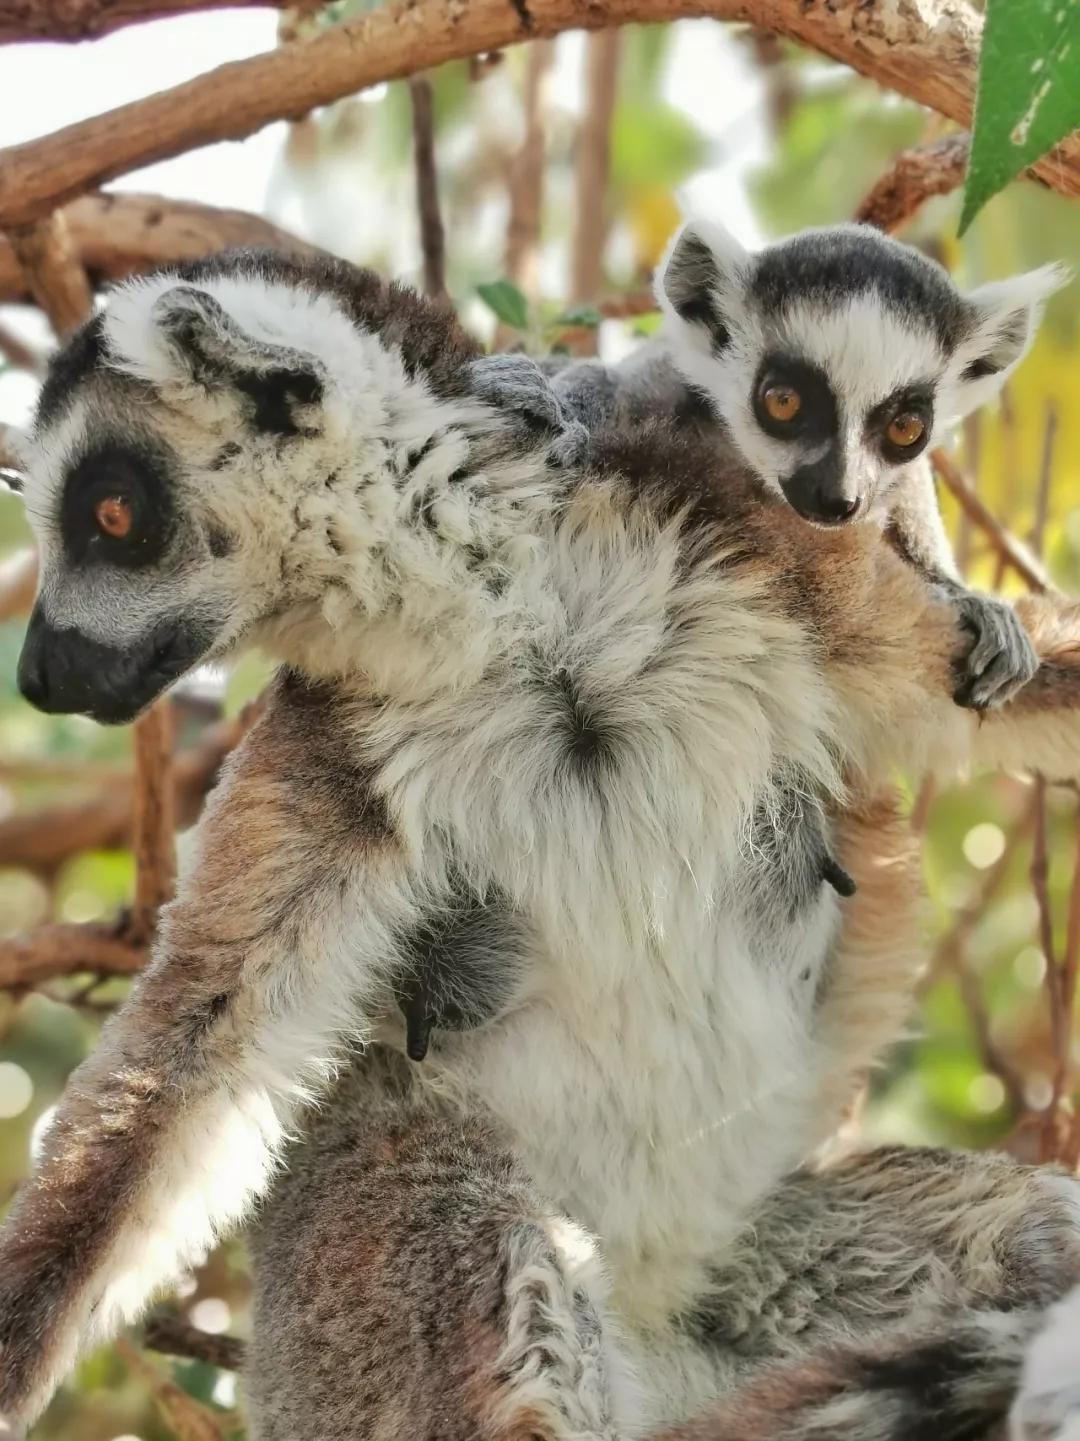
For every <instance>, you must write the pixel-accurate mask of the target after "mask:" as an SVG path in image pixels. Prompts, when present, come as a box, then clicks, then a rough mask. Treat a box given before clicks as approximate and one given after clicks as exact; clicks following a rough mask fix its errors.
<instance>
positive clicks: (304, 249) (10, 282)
mask: <svg viewBox="0 0 1080 1441" xmlns="http://www.w3.org/2000/svg"><path fill="white" fill-rule="evenodd" d="M0 3H2V0H0ZM63 217H64V220H65V222H66V224H67V230H68V235H69V237H70V241H71V248H72V250H73V251H74V253H75V255H76V256H77V258H78V260H79V262H80V263H81V265H82V267H83V269H84V270H85V271H86V272H87V274H88V276H89V279H90V283H91V285H93V286H94V287H95V288H96V287H99V286H101V285H102V284H104V283H106V282H107V281H110V280H122V279H124V278H125V277H126V276H128V275H139V274H142V273H143V272H145V271H148V270H154V269H156V267H157V266H159V265H171V264H174V263H176V262H179V261H182V260H197V259H198V258H199V257H200V256H203V255H210V254H211V253H212V252H214V251H215V250H227V249H229V248H230V247H231V246H236V245H259V246H270V247H271V248H273V249H275V250H282V251H284V252H286V253H287V254H295V255H311V254H315V253H316V252H315V247H314V246H311V245H307V244H305V242H304V241H302V240H298V239H297V238H296V236H295V235H290V234H289V233H288V232H287V231H285V230H281V229H279V228H278V226H276V225H271V224H270V222H269V221H268V220H263V219H262V218H261V217H260V216H258V215H251V214H249V213H248V212H247V211H244V210H218V209H215V208H214V206H212V205H194V204H190V203H188V202H186V201H180V200H166V199H165V198H164V197H163V196H160V195H109V194H105V193H102V194H98V195H87V196H84V197H83V198H82V199H81V200H76V201H75V203H74V204H73V205H69V206H67V207H66V209H65V210H64V211H63ZM32 298H33V297H32V295H31V293H30V289H29V286H28V284H27V281H26V277H25V275H24V274H23V272H22V268H21V266H20V265H19V262H18V259H17V258H16V255H15V252H14V250H13V249H12V247H11V245H10V243H9V242H8V241H7V240H5V239H4V238H3V236H0V301H4V302H7V301H27V300H31V299H32Z"/></svg>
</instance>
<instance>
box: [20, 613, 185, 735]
mask: <svg viewBox="0 0 1080 1441" xmlns="http://www.w3.org/2000/svg"><path fill="white" fill-rule="evenodd" d="M212 642H213V636H212V635H211V634H210V633H208V631H207V629H206V627H205V626H203V625H201V624H199V623H197V622H190V621H189V622H185V621H179V622H177V623H174V624H170V625H169V626H168V627H167V628H159V629H157V630H155V631H153V632H151V634H150V635H148V636H147V637H146V638H145V639H144V640H143V641H142V642H140V643H137V644H135V645H131V646H127V647H120V646H110V645H103V644H102V643H101V642H100V641H95V640H92V639H90V637H88V636H85V635H83V634H82V633H81V632H80V631H78V630H74V629H65V628H61V627H58V626H54V625H52V624H51V623H50V622H49V621H48V620H47V619H46V618H45V616H44V614H43V612H42V610H41V608H40V606H36V607H35V608H34V613H33V615H32V616H31V618H30V625H29V627H28V628H27V632H26V639H25V641H24V642H23V650H22V655H21V656H20V657H19V676H18V680H19V689H20V690H21V691H22V693H23V695H24V696H25V697H26V699H27V700H28V701H29V702H30V704H31V705H33V706H36V707H37V709H38V710H41V711H45V712H46V713H47V714H49V715H87V716H89V717H90V718H91V720H96V721H100V722H101V723H102V724H103V725H123V724H125V723H126V722H128V721H131V720H134V719H135V717H136V716H137V715H139V713H140V712H141V711H143V710H145V709H146V707H147V706H149V705H150V704H152V702H153V701H155V700H157V698H158V696H160V695H161V694H162V692H163V691H165V690H167V689H168V687H169V686H170V685H172V683H173V682H174V681H176V680H179V679H180V677H181V676H182V675H183V674H184V673H185V672H186V671H189V670H190V669H191V668H192V666H194V665H196V664H198V662H199V661H200V660H201V659H202V658H203V656H204V655H205V654H206V652H207V651H208V650H209V649H210V646H211V644H212Z"/></svg>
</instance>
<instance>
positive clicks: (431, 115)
mask: <svg viewBox="0 0 1080 1441" xmlns="http://www.w3.org/2000/svg"><path fill="white" fill-rule="evenodd" d="M409 98H410V100H411V101H412V120H413V169H414V171H415V176H416V211H417V216H418V218H419V221H420V249H421V251H422V253H423V256H424V290H425V292H426V293H427V294H428V295H429V296H430V297H431V298H432V300H444V299H445V298H446V230H445V228H444V226H443V221H442V211H441V210H440V208H439V173H438V170H437V169H436V166H435V104H434V94H433V92H432V88H431V80H430V78H429V77H428V76H427V75H414V76H413V77H412V78H411V80H410V81H409Z"/></svg>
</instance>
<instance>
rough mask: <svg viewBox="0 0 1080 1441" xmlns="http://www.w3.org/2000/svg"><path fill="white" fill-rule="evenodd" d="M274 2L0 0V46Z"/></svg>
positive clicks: (89, 35)
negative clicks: (203, 11)
mask: <svg viewBox="0 0 1080 1441" xmlns="http://www.w3.org/2000/svg"><path fill="white" fill-rule="evenodd" d="M278 3H280V4H282V5H284V4H285V3H286V0H0V45H4V44H10V43H11V42H12V41H17V40H69V41H70V40H95V39H97V37H98V36H100V35H108V34H109V33H110V31H113V30H120V29H121V28H122V27H123V26H125V25H136V24H138V23H139V22H140V21H142V20H162V19H166V18H167V17H169V16H174V15H187V14H190V13H192V12H193V11H198V10H224V9H226V8H230V9H232V8H236V9H239V8H240V7H241V6H255V5H262V6H268V5H277V4H278ZM289 3H291V0H289Z"/></svg>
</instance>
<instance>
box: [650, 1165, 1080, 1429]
mask: <svg viewBox="0 0 1080 1441" xmlns="http://www.w3.org/2000/svg"><path fill="white" fill-rule="evenodd" d="M753 1220H754V1224H753V1227H752V1229H750V1230H749V1231H748V1232H747V1234H746V1236H745V1237H744V1239H743V1241H742V1242H741V1243H740V1244H739V1245H737V1246H736V1247H735V1249H734V1250H733V1252H732V1253H731V1254H730V1255H729V1256H728V1257H727V1258H726V1260H725V1263H724V1265H723V1266H722V1267H720V1268H718V1269H717V1271H716V1274H715V1288H714V1290H713V1292H712V1294H711V1295H710V1296H709V1297H708V1299H707V1300H705V1301H704V1302H703V1303H702V1304H701V1305H700V1306H699V1308H698V1310H697V1312H696V1314H695V1315H694V1316H692V1317H690V1318H687V1321H686V1324H687V1325H688V1326H689V1327H690V1328H692V1329H694V1330H696V1332H697V1334H698V1336H699V1337H700V1338H701V1341H702V1342H703V1343H705V1344H707V1343H709V1342H711V1343H712V1344H713V1345H714V1346H715V1347H716V1348H717V1356H718V1364H720V1365H721V1366H722V1367H723V1368H724V1369H725V1371H726V1373H727V1376H728V1383H727V1386H726V1397H725V1401H724V1405H723V1407H722V1408H721V1409H720V1410H718V1411H717V1412H716V1413H714V1414H713V1415H712V1416H710V1417H708V1418H705V1419H703V1420H702V1421H701V1422H700V1423H697V1424H696V1428H695V1427H694V1426H691V1427H689V1428H688V1429H686V1430H685V1431H682V1432H676V1433H674V1435H675V1436H678V1437H679V1438H680V1441H707V1438H711V1441H732V1438H734V1437H737V1438H738V1441H825V1438H830V1441H913V1438H922V1437H924V1436H925V1437H927V1438H931V1437H932V1438H934V1441H989V1438H990V1436H991V1434H992V1432H993V1431H994V1430H995V1429H996V1430H999V1431H1000V1429H1001V1428H1002V1427H1003V1425H1004V1423H1005V1421H1006V1418H1007V1416H1008V1415H1009V1411H1010V1407H1011V1406H1012V1403H1013V1401H1014V1398H1015V1396H1016V1392H1017V1388H1018V1385H1019V1382H1020V1373H1021V1367H1022V1364H1023V1361H1024V1356H1025V1353H1026V1351H1027V1348H1028V1346H1029V1344H1030V1343H1031V1341H1032V1339H1033V1337H1034V1336H1035V1335H1036V1334H1037V1333H1038V1332H1039V1330H1040V1328H1041V1327H1042V1326H1043V1324H1044V1321H1045V1319H1046V1312H1047V1308H1049V1307H1050V1306H1052V1305H1053V1303H1054V1302H1055V1301H1057V1300H1058V1299H1059V1298H1060V1297H1061V1296H1062V1295H1063V1294H1064V1293H1065V1292H1066V1291H1068V1290H1069V1288H1070V1286H1072V1285H1074V1284H1075V1283H1076V1282H1077V1280H1078V1279H1080V1183H1078V1182H1076V1181H1075V1180H1073V1179H1072V1178H1070V1177H1068V1176H1065V1175H1062V1174H1060V1173H1058V1172H1054V1171H1050V1170H1046V1169H1038V1168H1034V1167H1029V1166H1021V1165H1019V1164H1017V1163H1016V1162H1014V1161H1011V1160H1010V1159H1008V1158H1007V1157H1004V1156H1001V1155H967V1154H963V1153H953V1152H947V1151H935V1150H922V1149H918V1150H917V1149H911V1150H908V1149H902V1148H888V1149H882V1150H878V1151H871V1152H867V1153H866V1154H864V1155H860V1156H857V1157H855V1158H853V1159H852V1160H849V1161H847V1162H845V1163H844V1164H842V1165H839V1166H836V1167H834V1168H832V1169H830V1170H827V1171H823V1172H820V1173H817V1174H813V1173H806V1174H800V1175H796V1176H793V1177H791V1178H790V1179H789V1180H788V1181H787V1182H785V1183H784V1185H782V1186H781V1187H779V1188H778V1189H777V1190H776V1192H775V1193H774V1194H773V1195H772V1196H771V1197H769V1198H768V1199H767V1200H766V1202H765V1203H764V1205H763V1206H762V1208H761V1209H760V1211H759V1212H758V1213H757V1214H756V1215H755V1217H754V1218H753ZM1017 1434H1018V1436H1019V1437H1020V1438H1022V1441H1043V1438H1042V1437H1041V1436H1040V1435H1039V1433H1038V1432H1037V1431H1032V1432H1030V1433H1025V1432H1023V1431H1020V1432H1018V1433H1017ZM1047 1435H1048V1436H1049V1437H1052V1438H1053V1441H1057V1436H1056V1434H1055V1433H1053V1432H1050V1433H1047Z"/></svg>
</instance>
